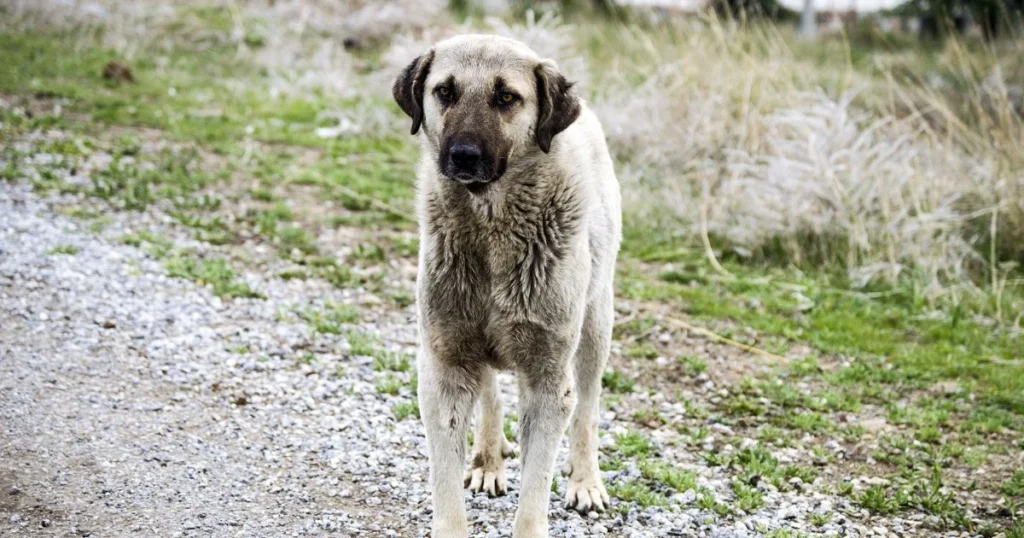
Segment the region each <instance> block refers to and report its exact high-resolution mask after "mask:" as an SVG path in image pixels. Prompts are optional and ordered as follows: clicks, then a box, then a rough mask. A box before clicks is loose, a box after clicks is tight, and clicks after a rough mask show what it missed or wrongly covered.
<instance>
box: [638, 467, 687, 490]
mask: <svg viewBox="0 0 1024 538" xmlns="http://www.w3.org/2000/svg"><path fill="white" fill-rule="evenodd" d="M640 472H641V474H643V476H644V478H647V479H648V480H654V481H656V482H659V483H661V484H664V485H665V486H668V487H670V488H672V489H674V490H676V491H678V492H680V493H682V492H685V491H687V490H691V489H694V488H696V487H697V473H695V472H693V471H690V470H687V469H680V468H678V467H675V466H673V465H670V464H667V463H661V462H658V463H652V462H647V461H644V462H641V464H640Z"/></svg>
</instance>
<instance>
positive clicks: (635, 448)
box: [615, 431, 654, 458]
mask: <svg viewBox="0 0 1024 538" xmlns="http://www.w3.org/2000/svg"><path fill="white" fill-rule="evenodd" d="M615 448H616V450H618V452H619V453H620V454H622V456H623V457H626V458H635V457H641V458H644V457H647V456H651V455H653V454H654V445H653V444H651V441H650V440H649V439H648V438H647V437H645V436H644V435H643V434H640V433H637V432H634V431H629V432H626V433H621V434H619V435H616V436H615Z"/></svg>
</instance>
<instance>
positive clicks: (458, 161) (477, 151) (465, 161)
mask: <svg viewBox="0 0 1024 538" xmlns="http://www.w3.org/2000/svg"><path fill="white" fill-rule="evenodd" d="M483 153H484V152H483V149H482V148H481V147H480V145H479V144H474V143H472V142H456V143H455V144H452V147H451V149H450V150H448V157H449V158H450V159H451V160H452V164H454V165H455V166H456V167H458V168H460V169H463V170H468V169H472V168H473V167H475V166H476V164H477V163H478V162H480V158H481V157H483Z"/></svg>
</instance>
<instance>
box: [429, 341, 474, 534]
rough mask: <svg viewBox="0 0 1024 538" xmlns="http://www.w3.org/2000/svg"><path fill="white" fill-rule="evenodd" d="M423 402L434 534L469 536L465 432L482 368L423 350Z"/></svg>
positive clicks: (467, 428)
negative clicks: (464, 476) (464, 490)
mask: <svg viewBox="0 0 1024 538" xmlns="http://www.w3.org/2000/svg"><path fill="white" fill-rule="evenodd" d="M417 362H418V366H419V401H420V414H421V416H422V419H423V426H424V429H425V430H426V433H427V452H428V455H429V458H430V490H431V494H432V496H433V499H434V518H433V519H434V523H433V533H432V534H431V536H432V537H433V538H466V537H467V536H468V535H469V526H468V523H467V521H466V506H465V502H464V501H463V497H462V474H463V467H464V466H465V461H466V433H467V431H468V430H469V418H470V413H471V412H472V411H473V402H474V400H475V399H476V396H477V393H478V392H479V390H480V381H481V379H480V374H481V372H480V368H475V369H473V368H464V367H458V366H453V365H449V364H445V363H444V362H442V361H439V360H435V359H434V358H433V357H431V356H430V353H429V352H427V351H425V350H421V351H420V356H419V358H418V359H417Z"/></svg>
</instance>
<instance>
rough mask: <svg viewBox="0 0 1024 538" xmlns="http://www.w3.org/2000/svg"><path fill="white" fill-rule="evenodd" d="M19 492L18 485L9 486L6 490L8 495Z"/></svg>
mask: <svg viewBox="0 0 1024 538" xmlns="http://www.w3.org/2000/svg"><path fill="white" fill-rule="evenodd" d="M19 493H21V489H19V488H18V486H11V489H9V490H7V494H8V495H17V494H19Z"/></svg>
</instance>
